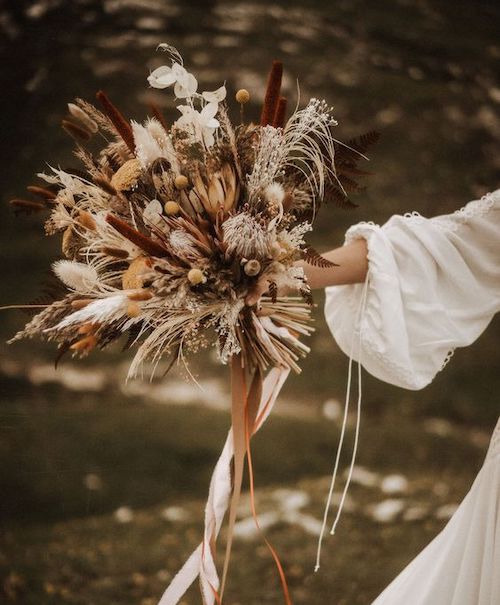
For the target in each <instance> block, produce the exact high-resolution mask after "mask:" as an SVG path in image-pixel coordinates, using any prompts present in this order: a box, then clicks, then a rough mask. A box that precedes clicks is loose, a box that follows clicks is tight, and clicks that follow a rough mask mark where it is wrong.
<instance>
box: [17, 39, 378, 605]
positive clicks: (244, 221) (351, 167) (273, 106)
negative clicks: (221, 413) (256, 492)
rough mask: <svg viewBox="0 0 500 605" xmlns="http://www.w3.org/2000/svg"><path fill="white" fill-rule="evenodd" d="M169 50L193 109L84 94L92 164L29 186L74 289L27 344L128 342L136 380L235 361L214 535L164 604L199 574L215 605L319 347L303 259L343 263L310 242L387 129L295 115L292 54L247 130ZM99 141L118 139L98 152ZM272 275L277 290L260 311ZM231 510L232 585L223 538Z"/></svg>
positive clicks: (320, 107) (214, 494)
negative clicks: (272, 432) (209, 358)
mask: <svg viewBox="0 0 500 605" xmlns="http://www.w3.org/2000/svg"><path fill="white" fill-rule="evenodd" d="M159 48H160V50H162V51H165V52H166V54H167V56H168V57H169V59H170V65H165V66H162V67H159V68H158V69H156V70H155V71H153V72H152V73H151V74H150V76H149V78H148V81H149V84H150V85H151V86H152V87H154V88H157V89H164V88H168V87H171V86H173V87H174V95H175V97H176V99H178V101H179V103H180V104H179V105H178V107H177V108H178V110H179V112H180V114H181V115H180V117H179V118H178V119H177V120H176V121H175V122H173V123H172V124H171V125H170V126H169V125H168V124H167V122H166V120H165V118H164V116H163V114H162V112H161V111H160V110H159V109H158V108H157V107H156V106H153V107H152V113H153V116H152V117H150V118H148V119H147V120H146V121H145V122H144V123H143V124H140V123H137V122H134V121H129V120H127V119H126V118H125V117H124V116H123V115H122V113H121V112H120V111H119V110H118V109H117V108H116V107H115V105H114V104H113V103H112V102H111V101H110V99H109V98H108V97H107V95H106V94H105V93H103V92H99V93H98V94H97V100H98V104H99V109H98V108H97V107H95V106H94V105H91V104H90V103H88V102H86V101H83V100H82V99H77V100H76V101H75V103H70V104H69V105H68V109H69V115H68V117H67V118H66V119H64V120H63V122H62V126H63V128H64V129H65V131H66V132H67V133H68V134H69V135H70V136H72V137H73V138H74V139H75V143H76V150H75V155H76V156H77V158H78V159H79V160H81V162H82V163H83V166H84V169H85V170H84V171H82V170H62V169H59V168H53V169H52V171H51V173H50V174H40V175H39V177H40V178H41V179H42V180H43V181H44V183H43V184H38V185H33V186H31V187H29V188H28V190H29V191H30V193H31V194H32V196H33V199H16V200H12V201H11V204H12V205H13V206H14V207H15V209H16V210H18V211H27V212H31V211H38V210H48V211H50V216H49V218H48V220H47V221H46V224H45V229H46V232H47V234H49V235H54V234H60V235H61V237H62V243H61V247H62V253H63V255H64V259H62V260H58V261H56V262H55V263H54V265H53V270H54V273H55V274H56V276H57V277H58V278H59V280H60V281H61V282H62V283H63V284H64V286H65V287H66V288H67V293H66V294H65V295H64V296H63V297H62V298H60V299H59V300H56V301H55V302H52V303H51V304H48V305H46V306H44V308H43V310H42V311H41V312H39V313H38V314H37V315H35V316H34V317H33V319H32V320H31V321H30V322H29V323H28V324H27V325H26V326H25V328H24V329H23V330H22V331H21V332H19V334H17V335H16V336H15V338H14V339H13V340H18V339H21V338H25V337H33V336H41V337H43V338H45V339H47V340H51V341H55V342H57V343H58V345H59V349H60V355H62V354H64V353H65V352H68V351H71V352H73V353H74V354H78V355H86V354H88V353H89V352H90V351H92V350H93V349H95V348H103V347H106V346H107V345H109V344H110V343H112V342H113V341H115V340H117V339H119V338H121V337H122V336H123V335H126V347H127V348H128V347H132V346H135V347H136V348H137V350H136V354H135V357H134V359H133V361H132V363H131V366H130V371H129V376H130V377H134V376H136V375H138V374H142V373H143V370H144V369H145V368H146V369H147V370H151V371H152V372H153V373H154V371H155V370H156V368H157V366H158V364H159V363H160V361H161V360H164V359H166V358H168V357H170V360H168V359H167V369H169V368H170V367H171V366H172V364H173V363H174V362H181V363H183V364H186V357H187V356H188V354H190V353H195V352H197V351H198V350H200V349H203V348H206V347H208V346H215V347H216V348H217V351H218V356H219V358H220V360H221V362H222V363H227V362H231V366H232V392H233V395H232V427H231V430H230V431H229V435H228V438H227V441H226V445H225V447H224V450H223V453H222V455H221V458H220V459H219V462H218V463H217V466H216V468H215V471H214V475H213V477H212V482H211V486H210V492H209V499H208V502H207V509H206V516H205V533H204V537H203V540H202V542H201V544H200V546H199V548H198V549H197V550H196V551H195V552H194V553H193V555H192V556H191V557H190V559H189V560H188V561H187V562H186V564H185V566H184V567H183V568H182V570H181V571H180V572H179V574H177V576H176V577H175V578H174V581H173V582H172V584H171V585H170V587H169V588H168V589H167V591H166V592H165V594H164V596H163V598H162V600H161V603H162V605H173V604H174V603H177V602H178V600H179V599H180V598H181V597H182V594H183V593H184V592H185V590H186V589H187V588H188V586H189V585H190V584H191V583H192V581H193V580H194V579H195V578H196V577H197V576H199V579H200V586H201V593H202V597H203V602H204V603H205V604H207V605H208V604H210V605H211V604H213V603H215V602H217V603H220V602H221V601H222V595H223V591H224V584H225V579H226V575H227V570H228V563H229V555H230V551H231V541H232V527H233V525H234V522H235V518H236V507H237V504H238V499H239V494H240V490H241V482H242V475H243V466H244V460H245V457H246V456H248V462H249V466H250V469H251V456H250V448H249V443H250V438H251V436H252V434H253V433H254V432H255V431H256V430H258V428H260V426H261V425H262V423H263V422H264V421H265V419H266V418H267V416H268V414H269V413H270V411H271V409H272V406H273V403H274V401H275V399H276V397H277V395H278V392H279V390H280V388H281V386H282V384H283V383H284V381H285V379H286V377H287V375H288V372H289V371H290V370H291V369H293V370H295V371H297V372H298V371H300V368H299V365H298V362H299V360H300V358H301V357H302V356H304V355H306V354H307V353H308V352H309V347H307V346H306V345H305V344H304V343H303V342H302V341H301V340H300V338H301V336H305V335H308V334H310V333H311V331H312V326H311V322H310V306H311V304H312V297H311V292H310V289H309V287H308V285H307V281H306V279H305V276H304V272H303V270H302V268H301V267H300V266H298V265H297V261H298V260H300V259H303V260H305V262H307V263H310V264H314V265H316V266H321V267H327V266H331V263H329V261H327V260H326V259H324V258H323V257H321V256H320V255H319V254H318V253H316V252H315V251H314V250H313V249H312V248H310V247H308V246H307V244H306V242H305V235H306V234H307V232H308V231H310V230H311V229H312V224H313V221H314V219H315V218H316V214H317V212H318V209H319V207H320V205H321V203H322V202H323V201H328V200H332V201H333V202H334V203H335V204H336V205H338V206H341V207H350V206H353V204H352V202H351V201H350V200H349V198H348V193H350V192H355V191H357V190H358V185H357V183H356V180H355V179H356V178H357V177H359V176H362V175H363V174H366V173H364V172H363V171H361V170H359V169H358V168H357V162H358V160H359V159H360V158H362V157H364V155H363V154H364V152H365V151H366V148H367V147H368V146H369V145H370V144H372V143H373V142H375V140H376V138H377V135H376V134H375V133H368V134H367V135H364V136H362V137H359V138H358V139H355V140H352V141H349V142H348V143H345V144H343V143H340V142H338V141H337V140H336V139H335V138H334V136H333V134H332V127H334V126H335V125H336V122H335V120H334V119H333V117H332V112H331V108H330V107H329V106H328V105H327V104H326V103H325V102H324V101H318V100H316V99H312V100H311V101H310V102H309V103H308V104H307V106H306V107H305V108H303V109H296V110H295V111H294V112H293V113H292V114H291V116H290V117H289V118H288V119H287V118H286V111H287V102H286V99H285V98H284V97H282V96H281V95H280V89H281V78H282V64H281V63H280V62H277V61H276V62H274V63H273V66H272V69H271V72H270V75H269V80H268V87H267V92H266V96H265V102H264V107H263V109H262V114H261V120H260V124H253V123H243V122H242V123H241V124H240V125H238V126H233V125H232V123H231V121H230V119H229V117H228V109H227V106H226V104H225V99H226V89H225V87H224V86H222V87H220V88H219V89H217V90H215V91H212V92H202V93H199V92H198V82H197V80H196V78H195V77H194V76H193V75H192V74H191V73H189V72H188V71H187V70H186V69H185V67H184V66H183V61H182V57H181V56H180V55H179V53H178V52H177V50H176V49H174V48H173V47H171V46H168V45H166V44H162V45H160V47H159ZM248 100H249V93H248V92H247V91H246V90H239V91H238V92H237V94H236V101H237V103H239V104H240V105H241V109H242V111H241V113H242V115H243V106H244V105H245V104H246V103H247V102H248ZM99 137H101V138H102V140H103V141H105V145H104V147H103V148H102V149H101V150H100V151H99V152H98V153H96V152H95V151H94V152H92V151H90V150H89V149H90V148H92V146H94V147H95V141H96V140H98V141H99V140H101V139H100V138H99ZM262 280H265V282H267V283H268V286H269V287H268V292H267V294H266V295H265V296H263V297H261V299H260V300H259V301H258V302H257V304H255V305H248V304H247V302H246V301H247V300H248V295H249V293H251V292H252V290H253V289H254V288H255V287H256V285H257V283H262ZM282 291H292V292H294V296H286V297H284V296H281V295H280V293H281V292H282ZM145 364H148V365H145ZM266 372H267V376H266V377H265V378H264V375H265V374H266ZM250 478H251V489H252V493H253V477H252V474H251V473H250ZM228 508H229V531H228V540H227V546H226V556H225V559H224V566H223V573H222V581H220V580H219V576H218V572H217V569H216V565H215V543H216V538H217V535H218V533H219V530H220V527H221V524H222V521H223V518H224V515H225V512H226V510H227V509H228ZM256 523H258V520H257V517H256ZM268 545H269V548H270V549H271V552H272V555H273V557H274V558H275V561H276V563H277V566H278V569H279V572H280V577H281V580H282V585H283V590H284V594H285V599H286V601H287V602H288V603H290V602H291V601H290V595H289V592H288V588H287V585H286V580H285V576H284V573H283V570H282V568H281V564H280V562H279V559H278V557H277V554H276V552H275V551H274V549H273V548H272V546H271V545H270V544H268Z"/></svg>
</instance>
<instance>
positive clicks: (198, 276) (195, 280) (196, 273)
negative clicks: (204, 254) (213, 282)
mask: <svg viewBox="0 0 500 605" xmlns="http://www.w3.org/2000/svg"><path fill="white" fill-rule="evenodd" d="M187 277H188V280H189V282H190V283H191V284H192V285H193V286H197V285H198V284H204V283H205V282H206V281H207V278H206V277H205V275H204V274H203V271H202V270H201V269H196V268H195V269H191V270H190V271H189V273H188V276H187Z"/></svg>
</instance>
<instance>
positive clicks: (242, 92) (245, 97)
mask: <svg viewBox="0 0 500 605" xmlns="http://www.w3.org/2000/svg"><path fill="white" fill-rule="evenodd" d="M235 98H236V102H237V103H240V105H246V104H247V103H248V101H250V93H249V92H248V90H246V88H240V89H239V90H238V92H237V93H236V95H235Z"/></svg>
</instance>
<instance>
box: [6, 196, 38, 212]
mask: <svg viewBox="0 0 500 605" xmlns="http://www.w3.org/2000/svg"><path fill="white" fill-rule="evenodd" d="M9 204H10V205H11V206H13V207H14V208H19V209H20V210H36V211H38V210H45V208H47V206H46V205H45V204H42V202H34V201H32V200H20V199H16V200H10V202H9Z"/></svg>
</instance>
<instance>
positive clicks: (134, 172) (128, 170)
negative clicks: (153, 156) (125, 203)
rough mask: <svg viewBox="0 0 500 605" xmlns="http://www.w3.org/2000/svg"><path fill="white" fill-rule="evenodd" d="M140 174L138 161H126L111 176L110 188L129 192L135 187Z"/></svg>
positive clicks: (140, 168) (140, 169)
mask: <svg viewBox="0 0 500 605" xmlns="http://www.w3.org/2000/svg"><path fill="white" fill-rule="evenodd" d="M141 172H142V167H141V163H140V162H139V160H137V159H132V160H127V161H126V162H125V164H123V166H120V168H118V170H117V171H116V172H115V174H114V175H113V176H112V178H111V186H112V187H114V188H115V189H116V190H117V191H130V190H131V189H133V188H134V187H135V186H136V185H137V183H138V181H139V178H140V176H141Z"/></svg>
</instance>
